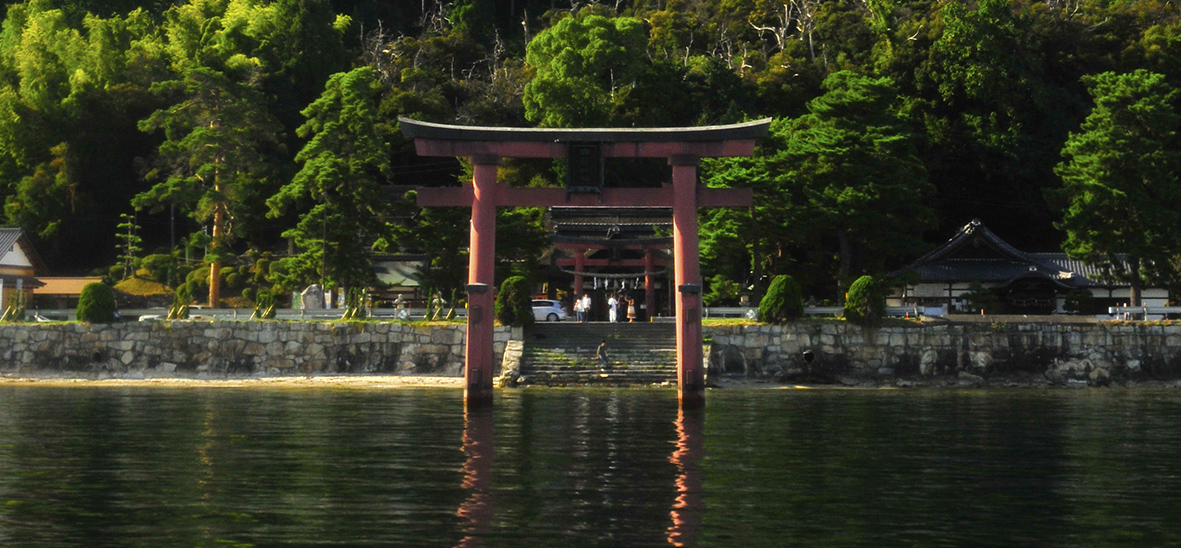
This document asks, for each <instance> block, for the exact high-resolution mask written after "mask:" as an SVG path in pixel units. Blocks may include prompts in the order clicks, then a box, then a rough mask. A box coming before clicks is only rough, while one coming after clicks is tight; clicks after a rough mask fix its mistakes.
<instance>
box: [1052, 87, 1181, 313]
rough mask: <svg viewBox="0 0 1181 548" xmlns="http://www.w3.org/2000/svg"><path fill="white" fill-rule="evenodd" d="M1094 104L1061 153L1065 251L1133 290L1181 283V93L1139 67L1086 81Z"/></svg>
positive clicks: (1135, 294) (1059, 195) (1135, 301)
mask: <svg viewBox="0 0 1181 548" xmlns="http://www.w3.org/2000/svg"><path fill="white" fill-rule="evenodd" d="M1083 80H1084V82H1085V83H1086V84H1087V86H1088V88H1089V90H1090V93H1091V96H1092V97H1093V98H1094V101H1095V107H1094V109H1093V110H1092V111H1091V114H1090V115H1089V116H1087V119H1086V121H1085V122H1083V125H1082V126H1081V127H1080V128H1079V131H1078V132H1076V133H1071V135H1070V138H1069V139H1068V140H1067V142H1066V146H1065V147H1064V148H1063V149H1062V157H1063V161H1062V163H1060V164H1058V167H1057V169H1056V170H1055V171H1056V173H1057V174H1058V175H1059V176H1060V177H1061V178H1062V188H1061V189H1058V190H1055V191H1053V192H1051V193H1050V197H1051V199H1052V200H1054V201H1055V202H1056V203H1057V204H1058V205H1059V206H1060V207H1061V208H1062V209H1063V216H1062V221H1061V222H1059V223H1057V224H1056V225H1055V226H1057V227H1058V228H1060V229H1061V230H1063V231H1065V232H1066V242H1064V243H1063V244H1062V249H1063V250H1064V251H1066V253H1067V254H1069V255H1070V256H1071V257H1073V258H1076V259H1081V260H1084V261H1087V262H1089V263H1091V264H1094V265H1097V266H1100V267H1102V268H1103V270H1104V272H1105V273H1106V277H1107V278H1109V279H1110V280H1112V281H1121V282H1125V283H1128V284H1129V285H1131V288H1132V295H1131V305H1132V306H1139V305H1140V292H1141V289H1143V288H1144V287H1145V284H1146V283H1160V284H1168V283H1170V282H1172V281H1175V280H1177V279H1178V274H1179V273H1178V264H1177V262H1176V258H1177V256H1178V255H1181V236H1179V235H1178V233H1177V227H1178V226H1181V179H1179V174H1181V150H1179V145H1181V143H1179V142H1178V137H1177V128H1178V127H1181V115H1178V113H1177V111H1176V109H1175V107H1174V105H1173V102H1174V101H1175V100H1176V98H1177V96H1178V92H1177V90H1176V89H1174V88H1173V87H1172V86H1171V85H1169V83H1168V82H1167V80H1166V78H1165V77H1164V76H1163V75H1160V74H1156V73H1152V72H1148V71H1145V70H1137V71H1135V72H1132V73H1129V74H1115V73H1110V72H1105V73H1102V74H1098V75H1095V76H1092V77H1086V78H1084V79H1083Z"/></svg>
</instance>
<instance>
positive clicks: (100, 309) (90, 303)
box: [75, 282, 118, 323]
mask: <svg viewBox="0 0 1181 548" xmlns="http://www.w3.org/2000/svg"><path fill="white" fill-rule="evenodd" d="M117 310H118V307H117V306H116V305H115V293H114V292H112V291H111V288H109V287H107V286H106V284H102V283H98V282H95V283H91V284H86V286H85V287H83V288H82V294H81V295H79V296H78V308H77V310H76V311H75V314H76V315H77V317H78V321H81V322H86V323H110V322H113V321H115V312H116V311H117Z"/></svg>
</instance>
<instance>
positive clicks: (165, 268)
mask: <svg viewBox="0 0 1181 548" xmlns="http://www.w3.org/2000/svg"><path fill="white" fill-rule="evenodd" d="M139 265H140V267H141V268H142V270H146V271H147V274H146V275H145V276H143V277H145V278H147V279H149V280H153V281H157V282H167V281H168V275H169V274H170V273H174V272H175V271H176V261H175V260H174V259H173V258H172V255H168V254H165V253H157V254H154V255H148V256H147V257H144V258H143V260H142V261H140V262H139ZM137 274H138V272H137Z"/></svg>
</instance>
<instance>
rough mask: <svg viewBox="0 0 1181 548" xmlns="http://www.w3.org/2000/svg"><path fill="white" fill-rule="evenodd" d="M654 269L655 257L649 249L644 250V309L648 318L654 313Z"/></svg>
mask: <svg viewBox="0 0 1181 548" xmlns="http://www.w3.org/2000/svg"><path fill="white" fill-rule="evenodd" d="M653 270H656V259H655V257H653V256H652V250H651V249H645V250H644V310H645V312H646V313H647V316H648V318H649V319H651V318H652V317H653V316H655V315H656V280H655V279H654V278H653V277H652V271H653Z"/></svg>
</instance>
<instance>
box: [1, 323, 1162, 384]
mask: <svg viewBox="0 0 1181 548" xmlns="http://www.w3.org/2000/svg"><path fill="white" fill-rule="evenodd" d="M464 329H465V326H464V325H461V324H452V325H430V326H425V325H413V324H403V323H378V322H284V321H263V322H257V321H231V320H215V321H207V320H206V321H173V322H167V321H164V322H127V323H116V324H107V325H86V324H77V323H61V324H56V323H49V324H4V325H0V373H3V374H9V375H25V376H62V375H65V376H78V377H87V378H102V377H130V378H137V377H151V376H183V377H195V378H214V377H226V376H262V375H267V376H281V375H308V374H325V373H383V374H399V375H414V374H422V375H447V376H460V375H462V374H463V353H464V352H463V351H464ZM704 334H705V337H706V338H707V343H708V345H709V353H708V360H709V368H710V373H711V375H717V374H724V375H742V376H747V377H754V378H767V379H778V380H813V381H819V382H834V381H835V382H842V383H846V384H850V383H852V384H858V383H864V382H873V383H878V384H881V383H883V382H895V381H896V380H897V379H920V380H921V379H938V378H952V379H957V382H961V383H962V382H965V381H967V382H969V383H971V382H976V381H979V380H984V379H991V378H1013V377H1014V376H1016V377H1022V376H1023V377H1025V378H1027V379H1035V380H1036V382H1049V383H1058V384H1060V383H1067V382H1076V383H1077V382H1085V383H1090V384H1105V383H1107V382H1110V381H1111V380H1121V379H1130V380H1137V379H1179V378H1181V325H1146V324H1135V323H1126V324H1118V323H1102V324H1082V325H1079V324H1074V325H1055V324H1035V323H1022V324H1016V323H1011V324H983V323H978V324H941V325H929V324H928V325H922V326H914V327H885V328H880V329H867V328H862V327H858V326H855V325H851V324H846V323H842V322H800V323H796V324H792V325H787V326H770V325H753V326H705V328H704ZM521 338H522V336H521V331H520V329H519V328H518V329H515V330H514V329H510V328H504V327H498V328H496V331H495V344H494V351H495V352H496V355H495V357H494V360H495V361H494V363H501V360H502V357H503V354H504V350H505V346H506V343H507V342H508V341H510V340H514V341H519V340H521ZM510 361H511V360H510Z"/></svg>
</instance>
